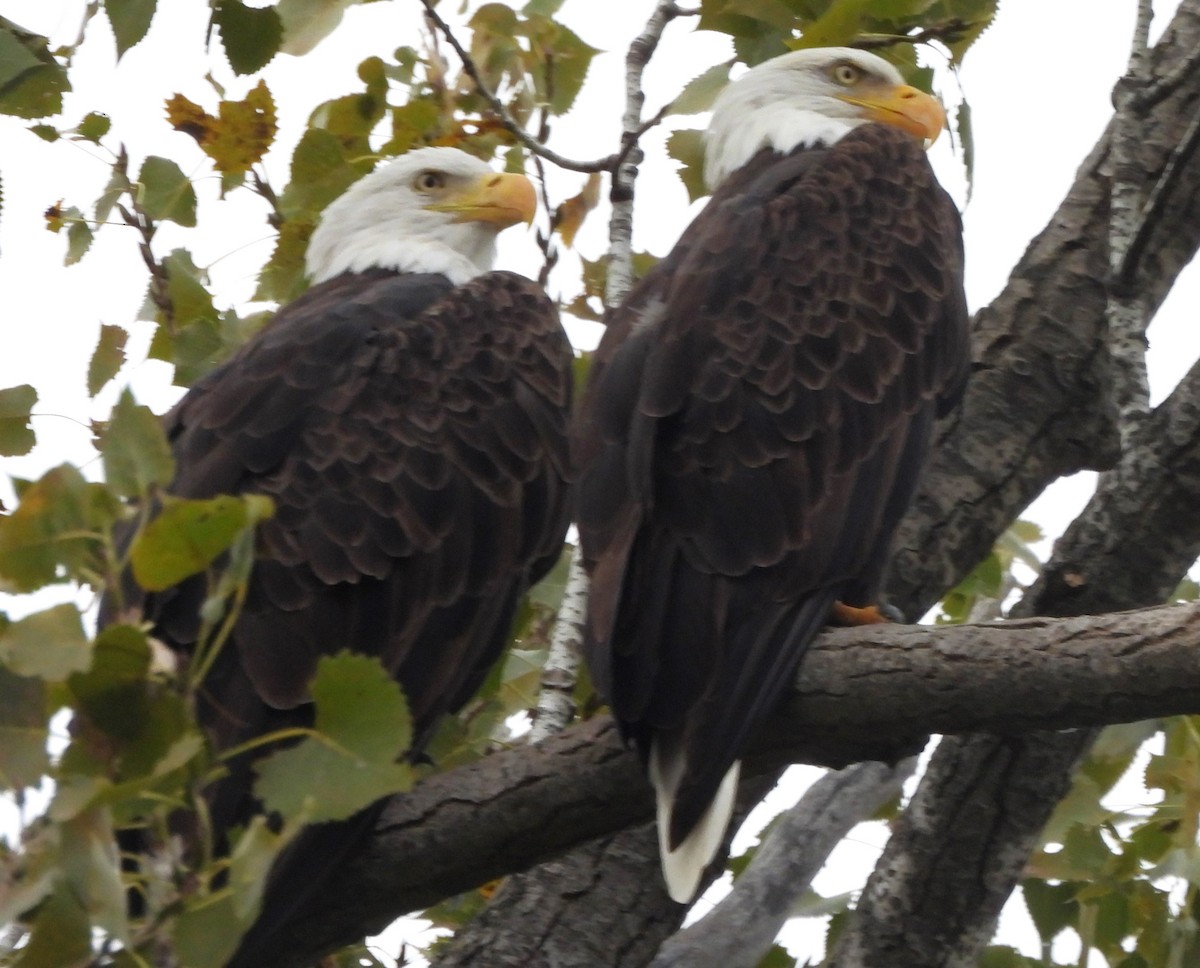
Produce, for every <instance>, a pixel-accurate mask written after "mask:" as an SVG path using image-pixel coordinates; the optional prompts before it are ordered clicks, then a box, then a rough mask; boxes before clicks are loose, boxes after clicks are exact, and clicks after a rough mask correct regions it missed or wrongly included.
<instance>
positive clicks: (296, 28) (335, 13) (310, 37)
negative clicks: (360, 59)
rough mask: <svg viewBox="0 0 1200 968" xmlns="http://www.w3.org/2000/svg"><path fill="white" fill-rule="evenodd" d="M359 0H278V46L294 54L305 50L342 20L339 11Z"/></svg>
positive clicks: (330, 31)
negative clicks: (280, 35)
mask: <svg viewBox="0 0 1200 968" xmlns="http://www.w3.org/2000/svg"><path fill="white" fill-rule="evenodd" d="M357 2H359V0H279V3H278V4H276V9H277V10H278V11H279V18H280V19H281V20H282V21H283V45H282V47H281V49H282V50H283V51H284V52H285V53H288V54H292V55H293V56H297V57H298V56H301V55H303V54H307V53H308V52H309V51H310V50H312V49H313V48H314V47H316V46H317V44H319V43H320V42H321V41H322V40H324V39H325V38H326V37H328V36H329V34H330V33H332V32H333V30H334V28H335V27H337V25H338V24H339V23H341V21H342V11H343V10H344V9H345V8H346V7H348V6H350V4H352V3H357Z"/></svg>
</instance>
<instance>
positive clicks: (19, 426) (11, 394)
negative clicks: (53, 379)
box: [0, 383, 38, 457]
mask: <svg viewBox="0 0 1200 968" xmlns="http://www.w3.org/2000/svg"><path fill="white" fill-rule="evenodd" d="M37 398H38V395H37V391H36V390H35V389H34V388H33V387H31V386H30V385H29V384H28V383H23V384H21V386H18V387H8V388H6V389H4V390H0V454H2V455H3V456H5V457H19V456H20V455H21V454H28V453H29V452H30V451H31V450H33V445H34V444H35V443H37V438H36V437H35V436H34V433H33V429H32V428H31V427H30V426H29V418H30V414H31V411H32V410H33V405H34V404H35V403H37Z"/></svg>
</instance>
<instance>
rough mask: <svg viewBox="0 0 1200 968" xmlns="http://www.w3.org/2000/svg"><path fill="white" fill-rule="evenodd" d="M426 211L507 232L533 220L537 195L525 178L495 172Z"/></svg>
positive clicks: (457, 220) (434, 204)
mask: <svg viewBox="0 0 1200 968" xmlns="http://www.w3.org/2000/svg"><path fill="white" fill-rule="evenodd" d="M426 208H428V209H430V210H432V211H434V212H449V213H451V214H452V215H453V216H454V221H456V222H491V223H493V224H495V225H498V226H499V227H500V228H502V229H506V228H508V227H509V226H510V225H516V224H517V223H518V222H525V223H526V224H528V223H530V222H532V221H533V216H534V214H535V213H536V212H537V193H536V192H535V191H534V190H533V183H532V182H530V180H529V179H528V178H526V177H525V176H524V175H515V174H511V173H507V172H506V173H502V174H497V173H495V172H493V173H490V174H487V175H484V176H483V177H482V178H480V179H479V180H478V181H476V182H472V183H471V184H470V185H468V186H467V187H466V188H464V189H463V190H462V191H461V192H457V193H455V194H453V195H447V196H446V197H445V198H443V199H442V201H440V202H433V203H431V204H429V205H427V206H426Z"/></svg>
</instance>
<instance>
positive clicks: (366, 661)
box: [312, 652, 412, 763]
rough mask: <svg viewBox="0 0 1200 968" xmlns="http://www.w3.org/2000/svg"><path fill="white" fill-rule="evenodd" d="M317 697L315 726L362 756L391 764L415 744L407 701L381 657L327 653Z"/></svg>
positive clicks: (319, 671)
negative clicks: (331, 654)
mask: <svg viewBox="0 0 1200 968" xmlns="http://www.w3.org/2000/svg"><path fill="white" fill-rule="evenodd" d="M312 698H313V702H314V703H315V704H316V708H317V714H316V724H315V728H316V730H317V731H318V732H320V733H323V734H324V735H326V736H328V737H329V738H330V739H331V740H333V741H334V742H335V743H337V744H339V745H340V746H343V747H345V748H346V749H347V750H349V751H350V752H352V753H354V754H355V755H357V756H361V757H363V758H364V759H367V760H373V761H375V762H377V763H391V762H392V761H394V760H395V759H396V758H397V757H399V756H400V754H401V753H403V752H404V751H405V750H407V749H408V747H409V745H410V744H411V743H412V720H411V718H410V717H409V713H408V703H407V702H406V701H405V699H404V694H403V693H402V692H401V691H400V686H399V685H397V683H396V681H395V680H394V679H393V678H392V677H391V676H390V675H388V673H387V671H386V670H385V669H384V668H383V666H382V665H381V664H380V662H379V660H378V659H375V658H373V657H371V656H365V655H355V654H353V653H348V652H343V653H340V654H339V655H334V656H324V657H322V658H321V660H320V661H319V662H318V663H317V673H316V676H315V677H314V678H313V683H312Z"/></svg>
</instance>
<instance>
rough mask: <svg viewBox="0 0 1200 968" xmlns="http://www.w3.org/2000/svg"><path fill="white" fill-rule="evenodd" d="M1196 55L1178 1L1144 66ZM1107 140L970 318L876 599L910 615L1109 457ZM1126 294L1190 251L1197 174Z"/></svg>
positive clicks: (1158, 277) (1191, 84) (1146, 295)
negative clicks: (963, 356) (953, 407)
mask: <svg viewBox="0 0 1200 968" xmlns="http://www.w3.org/2000/svg"><path fill="white" fill-rule="evenodd" d="M1197 47H1200V0H1183V2H1182V3H1181V4H1180V6H1179V9H1178V11H1177V12H1176V14H1175V18H1174V20H1173V22H1172V25H1171V27H1170V28H1169V29H1168V30H1167V32H1166V33H1165V35H1164V37H1163V39H1162V41H1161V42H1160V43H1159V45H1158V46H1157V47H1156V48H1155V50H1154V51H1153V54H1152V61H1153V63H1154V72H1155V73H1156V74H1161V73H1167V72H1169V71H1170V70H1171V68H1172V67H1173V66H1174V65H1175V64H1176V63H1177V62H1178V61H1179V60H1180V59H1181V58H1190V57H1192V56H1193V54H1194V52H1195V50H1196V49H1197ZM1198 100H1200V72H1193V73H1191V74H1189V75H1188V76H1187V77H1186V78H1185V79H1184V80H1183V81H1182V82H1181V83H1180V85H1179V86H1178V88H1177V89H1176V90H1175V91H1173V92H1172V93H1171V95H1170V96H1169V97H1168V98H1165V99H1164V100H1163V101H1161V102H1160V103H1158V104H1156V105H1155V106H1154V108H1153V110H1151V111H1150V112H1149V114H1148V116H1147V118H1146V121H1145V124H1144V126H1143V131H1142V138H1141V142H1140V145H1139V148H1138V159H1139V164H1140V165H1141V167H1142V168H1143V170H1144V171H1145V172H1146V174H1147V177H1149V178H1150V179H1157V178H1158V177H1159V175H1160V174H1161V172H1162V171H1163V170H1164V168H1165V166H1166V165H1167V163H1168V160H1169V159H1170V157H1171V155H1172V153H1173V152H1174V150H1175V148H1176V146H1177V145H1178V144H1179V143H1180V141H1181V140H1182V139H1183V136H1184V134H1185V132H1186V131H1187V129H1188V127H1189V126H1190V123H1191V119H1192V117H1193V114H1194V111H1195V105H1196V103H1197V101H1198ZM1109 140H1110V134H1109V133H1106V134H1105V135H1104V136H1103V137H1102V138H1101V139H1100V141H1099V142H1098V144H1097V145H1096V148H1095V149H1094V150H1093V151H1092V153H1091V155H1090V156H1089V157H1088V158H1087V159H1086V160H1085V161H1084V162H1083V164H1082V165H1081V167H1080V170H1079V174H1078V176H1077V178H1076V180H1075V183H1074V185H1073V186H1072V187H1071V189H1070V191H1069V192H1068V194H1067V196H1066V198H1065V199H1064V200H1063V203H1062V205H1060V206H1059V208H1058V210H1057V211H1056V212H1055V213H1054V215H1053V216H1052V217H1051V219H1050V221H1049V223H1048V224H1047V227H1046V228H1045V229H1044V230H1043V231H1042V232H1041V233H1040V234H1039V235H1038V237H1037V238H1035V239H1034V240H1033V241H1032V242H1031V243H1030V245H1029V248H1028V250H1027V251H1026V252H1025V255H1024V256H1023V257H1022V258H1021V260H1020V262H1019V263H1018V264H1017V266H1016V267H1015V268H1014V270H1013V274H1012V276H1011V278H1010V280H1009V283H1008V285H1007V286H1006V287H1005V289H1004V291H1003V292H1002V293H1001V294H1000V296H999V297H997V299H996V300H995V301H994V302H993V303H992V304H991V305H990V306H988V307H986V308H984V309H983V310H981V311H980V312H979V314H978V316H977V317H976V320H975V327H974V338H973V344H974V351H973V355H974V361H975V363H974V370H975V372H974V373H973V375H972V379H971V380H970V382H969V384H968V386H967V392H966V395H965V398H964V400H963V405H962V407H961V408H960V409H959V410H958V411H957V412H956V413H955V414H954V415H953V417H952V418H951V420H950V421H948V422H946V424H945V425H944V426H942V427H941V428H939V433H938V437H937V441H936V444H935V447H934V451H933V458H932V460H931V461H930V465H929V467H928V468H927V469H926V472H925V475H924V479H923V483H922V486H921V489H920V492H919V494H918V497H917V500H916V502H915V504H914V506H913V507H912V508H911V509H910V512H909V514H908V516H907V517H906V519H905V521H904V523H903V524H902V525H901V528H900V532H899V534H898V536H897V541H896V545H895V547H896V551H895V553H894V555H893V563H892V567H891V571H890V578H889V582H888V598H889V600H890V601H892V602H893V603H895V604H896V605H898V606H899V607H900V608H902V609H904V610H905V612H907V613H908V614H910V615H919V614H923V613H924V612H925V611H926V610H927V609H928V608H929V607H930V606H931V605H933V603H934V602H936V601H937V599H938V597H939V596H940V595H941V594H942V592H944V591H945V589H947V588H951V587H953V586H954V585H955V584H957V582H958V581H959V580H961V578H962V577H963V576H964V575H965V574H967V572H969V571H970V569H971V568H972V567H974V565H975V564H976V563H977V562H979V561H980V560H981V559H982V558H983V557H984V556H985V555H987V553H988V552H989V551H990V549H991V547H992V545H993V544H994V543H995V541H996V539H997V538H998V537H999V536H1000V535H1001V534H1002V533H1003V532H1004V530H1005V528H1007V527H1008V525H1009V524H1010V523H1011V522H1012V520H1013V518H1014V517H1015V516H1016V515H1017V513H1018V512H1019V511H1020V510H1021V509H1022V508H1024V507H1025V506H1026V505H1028V504H1029V502H1030V501H1032V500H1033V499H1034V498H1035V497H1037V495H1038V494H1040V493H1041V491H1042V490H1043V489H1044V488H1045V487H1046V485H1047V484H1049V483H1050V482H1051V481H1053V480H1055V479H1056V478H1058V477H1060V476H1062V475H1065V474H1071V473H1074V472H1076V471H1078V470H1082V469H1087V468H1091V469H1104V468H1106V467H1110V466H1112V465H1113V464H1114V463H1115V460H1116V457H1117V454H1118V440H1117V435H1116V430H1115V428H1116V420H1115V416H1116V415H1115V413H1114V411H1113V408H1112V404H1111V400H1110V399H1109V395H1108V392H1107V388H1108V386H1109V376H1110V375H1109V372H1108V364H1107V360H1106V357H1105V354H1104V353H1103V352H1102V349H1101V348H1102V347H1103V346H1104V343H1105V337H1106V332H1105V325H1104V307H1105V304H1106V296H1107V293H1106V286H1105V284H1104V279H1105V278H1106V276H1107V255H1108V244H1107V237H1108V236H1107V224H1108V203H1107V199H1108V198H1109V195H1110V188H1109V179H1108V176H1107V175H1106V174H1105V169H1104V164H1105V160H1106V158H1107V155H1108V151H1109ZM1146 231H1147V234H1148V242H1147V248H1146V254H1145V256H1144V257H1143V259H1142V260H1141V273H1140V278H1139V287H1140V290H1141V299H1142V300H1143V302H1144V304H1145V306H1146V307H1147V311H1148V312H1149V313H1153V312H1154V311H1155V310H1156V309H1157V308H1158V306H1159V305H1160V304H1161V303H1162V301H1163V299H1165V298H1166V295H1167V293H1168V292H1169V291H1170V289H1171V286H1172V285H1173V283H1174V281H1175V278H1176V277H1177V276H1178V274H1179V272H1180V271H1181V270H1182V268H1183V267H1184V266H1186V265H1187V264H1188V263H1189V262H1190V261H1191V260H1192V257H1193V256H1194V255H1195V253H1196V250H1197V248H1198V247H1200V166H1196V165H1188V166H1183V167H1182V169H1181V171H1180V174H1179V176H1178V182H1177V184H1176V187H1175V189H1174V190H1173V191H1172V193H1171V198H1170V200H1169V203H1168V204H1165V205H1163V206H1162V207H1161V208H1160V209H1159V210H1158V211H1157V212H1156V213H1155V217H1154V219H1152V220H1151V224H1150V225H1149V227H1148V228H1147V230H1146Z"/></svg>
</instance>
